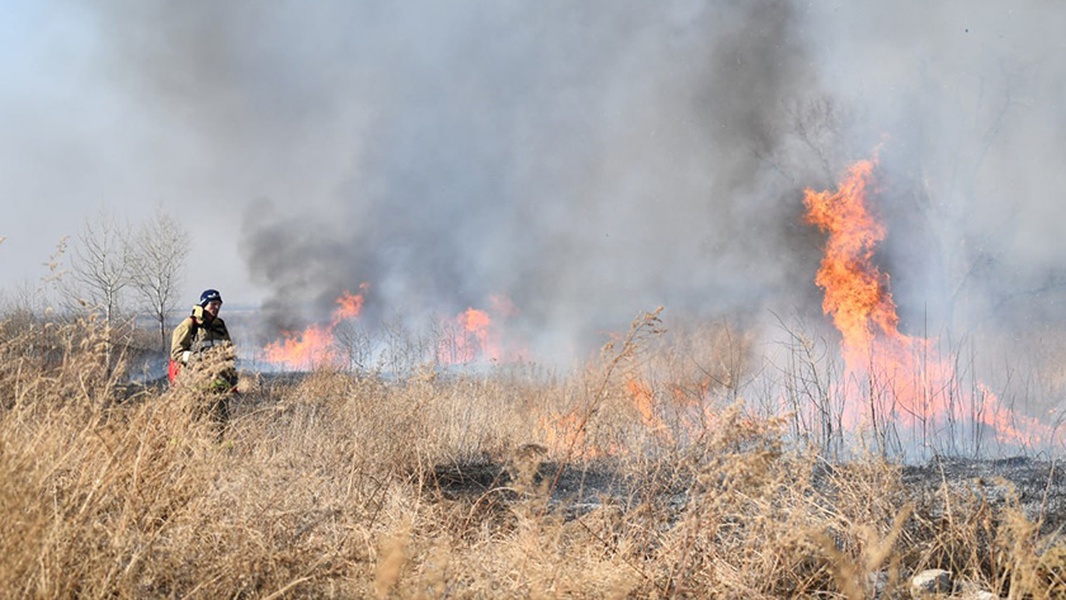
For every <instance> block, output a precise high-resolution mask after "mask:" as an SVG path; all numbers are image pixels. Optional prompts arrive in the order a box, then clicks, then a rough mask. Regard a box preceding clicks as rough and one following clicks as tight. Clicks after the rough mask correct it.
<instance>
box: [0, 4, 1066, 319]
mask: <svg viewBox="0 0 1066 600" xmlns="http://www.w3.org/2000/svg"><path fill="white" fill-rule="evenodd" d="M0 5H2V6H3V7H4V18H3V19H2V20H0V74H2V75H3V79H4V82H5V85H4V88H3V92H0V129H2V131H3V137H2V138H0V140H2V141H0V198H2V202H3V208H4V211H3V217H2V218H0V236H6V238H7V239H6V240H5V241H4V242H3V243H2V244H0V288H4V289H12V288H15V287H19V286H30V287H31V288H32V287H33V286H36V285H38V284H39V281H40V278H41V277H42V276H43V275H45V274H46V273H47V269H46V267H44V266H43V265H42V263H45V262H47V261H48V257H49V255H50V254H51V253H52V252H53V251H54V248H55V245H56V243H57V241H58V240H59V239H61V238H62V237H63V236H67V235H70V236H73V235H75V234H76V233H77V231H78V229H79V228H80V226H81V225H82V223H83V222H84V221H85V219H86V218H89V217H91V216H92V215H93V214H95V213H96V211H98V210H99V209H100V208H101V207H107V208H109V209H111V210H113V211H116V212H117V213H119V214H122V215H127V216H128V218H129V219H130V221H131V223H134V224H136V223H138V222H141V221H143V220H145V219H147V218H148V217H149V216H150V215H151V214H152V212H153V211H154V210H155V208H156V207H157V206H159V205H162V206H164V207H165V208H166V210H167V211H169V212H170V213H172V214H174V215H176V216H180V218H181V220H182V221H183V222H184V223H185V224H186V226H187V227H188V229H189V230H190V232H191V233H192V236H193V240H194V242H193V248H192V254H191V257H190V269H189V272H188V274H187V276H186V286H185V289H184V291H183V295H184V296H185V297H187V298H188V299H189V301H192V300H194V299H195V297H196V295H198V293H199V291H200V290H201V289H203V288H205V287H216V288H218V289H220V290H222V293H223V295H224V297H225V298H226V300H227V302H229V303H231V304H244V305H252V306H259V305H262V306H264V307H265V308H267V309H268V310H269V311H270V315H271V319H270V321H271V323H273V324H274V325H275V326H292V325H294V324H296V323H299V322H300V321H301V320H304V319H310V318H316V317H320V316H322V315H323V314H325V313H326V311H327V310H328V308H329V306H330V301H331V300H332V299H333V298H335V297H336V296H337V295H338V294H339V293H340V292H342V291H344V290H354V289H356V287H357V286H358V285H359V284H360V283H362V282H367V283H369V284H370V286H371V287H370V292H369V293H368V299H367V307H366V309H367V312H368V315H369V317H370V318H373V317H374V316H375V315H376V316H384V315H395V314H399V315H409V316H410V318H412V319H418V318H423V317H425V316H426V315H431V314H456V313H457V312H459V311H461V310H463V309H465V308H467V307H471V306H473V307H488V306H489V305H490V304H491V302H492V301H493V300H492V299H493V298H495V297H498V296H499V295H503V296H506V297H508V298H510V300H511V301H512V302H513V304H514V305H515V307H516V308H517V310H518V311H519V313H520V315H521V316H520V317H519V321H520V323H521V326H523V327H525V328H527V329H529V330H530V331H533V332H538V334H541V333H543V334H544V335H547V336H554V337H555V338H556V339H563V338H568V337H574V336H582V335H586V334H587V332H594V331H602V330H603V329H618V328H619V327H622V328H624V326H625V324H626V323H628V321H629V319H630V318H631V317H632V316H633V315H635V314H636V313H637V312H638V311H640V310H647V309H653V308H655V306H658V305H665V306H666V307H667V309H668V310H674V311H677V312H681V313H684V314H694V315H699V316H704V317H714V316H716V315H721V314H737V313H748V314H755V315H760V314H762V315H765V314H766V311H768V310H774V311H784V312H786V313H788V312H790V311H798V312H809V311H811V310H812V309H813V310H814V312H815V313H816V312H817V306H818V302H819V293H818V290H817V289H816V288H814V285H813V277H814V271H815V269H816V268H817V260H818V253H819V244H820V242H821V238H820V236H819V234H818V233H817V232H816V231H813V230H812V229H811V228H810V227H809V226H806V225H804V224H803V223H802V220H801V214H802V191H803V189H804V188H805V187H807V186H811V187H819V188H821V187H824V186H826V185H829V184H830V178H831V177H833V176H835V175H836V174H837V173H839V172H840V171H841V170H842V169H843V168H844V167H845V166H846V165H847V164H848V163H849V162H850V161H853V160H856V159H860V158H867V157H869V156H871V155H872V153H873V152H874V148H875V147H876V146H878V145H880V147H881V151H880V152H881V160H882V184H883V189H882V192H883V195H882V197H881V198H880V200H879V201H880V202H881V205H880V208H879V210H881V211H882V212H883V214H884V215H885V217H886V219H887V220H888V222H889V226H890V231H889V239H888V240H886V244H885V248H884V251H883V256H881V257H880V258H881V260H882V261H883V264H884V265H885V266H886V268H888V269H889V270H890V271H891V272H892V277H893V282H894V284H895V285H896V286H897V287H896V288H895V291H896V296H897V299H898V300H899V302H900V304H901V312H903V314H904V315H905V316H906V315H907V314H918V313H930V312H931V313H932V314H933V315H934V316H940V315H941V314H949V313H955V312H959V311H965V312H966V313H967V316H973V318H975V319H982V318H988V317H989V315H994V314H996V311H998V310H1001V309H1003V307H1005V306H1010V305H1011V303H1013V302H1017V301H1019V299H1021V300H1025V301H1028V302H1030V304H1032V303H1034V302H1035V304H1036V306H1038V307H1043V309H1047V312H1049V313H1054V312H1055V310H1058V309H1060V308H1062V306H1061V304H1055V302H1058V300H1056V298H1058V297H1057V296H1055V294H1056V293H1058V294H1059V296H1061V290H1062V286H1063V284H1064V283H1066V277H1064V274H1066V266H1064V265H1066V244H1063V243H1062V240H1063V234H1066V221H1064V219H1063V217H1062V214H1063V202H1062V200H1060V198H1059V194H1060V193H1061V190H1062V189H1063V187H1064V184H1066V171H1064V170H1063V168H1062V165H1063V164H1066V161H1064V159H1066V143H1064V142H1066V136H1064V134H1066V126H1064V125H1066V123H1064V120H1066V112H1064V111H1063V107H1064V106H1066V64H1064V61H1066V42H1064V40H1066V37H1064V36H1063V35H1062V32H1063V31H1066V27H1064V26H1066V4H1062V3H1061V2H1059V1H1057V0H1045V1H1028V2H1007V1H1003V2H992V1H984V2H975V1H970V0H967V1H962V0H959V1H948V2H938V3H928V2H919V1H916V0H908V1H902V2H898V1H896V2H880V3H870V2H864V3H855V2H845V1H829V0H824V1H823V0H815V1H813V2H810V1H803V2H799V1H797V2H788V1H774V0H752V1H749V2H712V1H699V0H664V1H658V2H648V1H644V2H636V1H624V0H588V1H583V2H574V1H572V0H537V1H531V2H520V1H499V0H493V1H489V0H467V1H457V2H434V1H429V0H413V1H408V2H394V1H348V0H345V1H340V0H337V1H310V2H286V1H283V0H271V1H262V0H255V1H253V0H238V1H232V2H220V1H217V0H211V1H207V0H204V1H184V2H163V1H161V0H138V1H133V0H127V1H120V0H110V1H108V0H101V1H92V2H90V1H78V0H69V1H65V0H34V1H28V0H27V1H19V0H0ZM1034 299H1035V300H1034ZM1041 303H1043V304H1041ZM1049 303H1050V304H1049ZM1052 309H1053V310H1052ZM950 318H958V315H957V314H950ZM905 321H906V319H905ZM906 325H907V323H906V322H905V323H904V326H905V327H906Z"/></svg>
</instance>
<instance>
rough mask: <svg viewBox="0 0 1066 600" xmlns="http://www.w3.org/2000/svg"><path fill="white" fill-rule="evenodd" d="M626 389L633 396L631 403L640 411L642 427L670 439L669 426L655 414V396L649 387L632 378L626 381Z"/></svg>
mask: <svg viewBox="0 0 1066 600" xmlns="http://www.w3.org/2000/svg"><path fill="white" fill-rule="evenodd" d="M626 389H627V390H629V394H630V396H632V398H633V405H634V406H635V407H636V409H637V412H638V413H640V421H641V423H643V424H644V427H645V428H646V429H647V430H648V431H651V432H652V433H654V434H656V435H658V436H661V437H663V438H665V439H667V440H672V438H673V436H672V435H671V433H670V428H669V427H667V425H666V423H664V422H663V420H662V419H661V418H660V417H659V415H658V414H656V411H655V397H654V395H653V394H652V390H651V388H650V387H649V386H648V385H647V384H646V383H644V382H642V381H640V380H639V379H636V378H633V379H630V380H629V381H627V382H626Z"/></svg>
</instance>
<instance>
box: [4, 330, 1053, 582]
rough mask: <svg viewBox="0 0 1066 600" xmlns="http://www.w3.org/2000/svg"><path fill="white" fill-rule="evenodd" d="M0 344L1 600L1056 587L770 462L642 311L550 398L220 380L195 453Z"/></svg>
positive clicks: (1024, 542) (1000, 549) (726, 375)
mask: <svg viewBox="0 0 1066 600" xmlns="http://www.w3.org/2000/svg"><path fill="white" fill-rule="evenodd" d="M0 327H3V329H0V334H2V335H0V411H2V412H0V481H3V482H4V485H3V486H2V487H0V514H2V515H3V518H4V521H5V523H4V527H3V528H0V581H2V582H3V586H2V595H3V596H4V597H20V598H21V597H71V596H78V597H93V598H95V597H120V598H144V597H202V598H220V597H256V598H260V597H261V598H279V597H313V598H330V597H333V598H363V597H379V598H388V597H397V598H399V597H403V598H409V597H410V598H419V597H421V598H444V597H454V598H526V597H528V598H557V597H580V598H601V597H602V598H646V597H647V598H655V597H659V598H665V597H693V598H696V597H699V598H706V597H725V598H731V597H752V598H758V597H796V596H799V597H804V596H819V597H850V598H862V597H871V596H873V595H875V594H878V595H880V594H884V595H885V596H886V597H891V596H892V595H893V594H894V593H895V592H897V591H898V592H900V593H902V590H903V589H905V584H904V582H905V581H906V578H907V576H908V575H909V574H912V573H915V572H918V571H920V570H922V569H927V568H934V567H941V568H946V569H950V570H952V571H953V572H954V573H955V574H956V575H957V576H958V577H960V578H962V579H963V580H967V581H972V582H974V583H977V584H979V585H981V586H982V587H984V588H985V589H988V590H993V591H995V592H997V593H999V594H1001V595H1010V596H1012V597H1045V596H1050V595H1054V594H1055V593H1062V591H1063V590H1064V589H1066V587H1064V584H1063V580H1062V574H1063V569H1064V567H1066V561H1064V560H1063V558H1062V557H1063V556H1066V550H1063V548H1064V547H1066V546H1061V545H1059V546H1054V545H1053V538H1050V537H1046V536H1042V535H1041V534H1040V533H1039V531H1040V525H1041V523H1040V522H1039V517H1037V519H1036V520H1034V518H1033V517H1031V516H1028V515H1027V514H1026V513H1024V512H1023V511H1022V510H1021V509H1020V508H1019V506H1018V504H1017V502H1015V501H1013V500H1012V499H1010V498H1008V499H1007V501H1005V502H1001V503H991V502H989V501H988V499H987V498H986V497H984V496H982V495H981V494H980V493H975V492H974V491H972V489H970V488H965V487H961V488H960V487H952V486H948V485H944V486H942V487H941V488H940V489H939V490H938V491H936V493H932V494H915V493H913V492H912V490H910V489H909V488H908V487H907V486H906V485H905V484H904V483H903V480H902V478H901V469H900V467H899V466H896V465H892V464H888V463H885V462H883V461H881V460H878V459H876V458H872V457H871V458H867V459H864V460H858V461H854V462H849V463H847V464H843V465H841V464H836V465H829V464H827V463H826V462H824V461H823V460H822V459H821V458H819V457H818V456H817V455H816V454H814V453H807V452H805V451H801V450H795V449H793V448H791V447H790V445H789V444H786V443H785V442H784V440H783V434H784V431H786V430H787V429H788V427H789V426H790V424H787V423H785V422H784V421H782V420H779V419H765V418H755V417H752V416H751V413H750V411H748V410H746V408H745V404H744V402H743V400H742V399H740V398H738V397H736V394H735V386H734V385H732V384H731V381H733V380H734V379H735V378H736V377H738V376H740V375H741V373H742V372H743V371H744V366H743V365H744V362H745V358H744V357H745V355H746V348H747V344H748V342H746V341H745V340H744V339H743V336H737V335H735V334H731V333H729V332H728V331H727V330H724V329H722V328H717V329H714V328H712V329H708V330H701V331H699V332H698V334H697V335H696V336H694V337H692V338H686V339H685V340H678V341H676V343H675V344H673V345H670V344H664V343H663V342H662V340H661V336H656V335H655V334H656V333H657V332H658V318H657V315H656V314H651V315H646V316H645V317H644V318H643V319H638V321H637V322H636V323H634V327H633V329H632V330H631V331H630V333H629V334H628V335H627V336H626V337H625V338H624V339H621V340H619V341H618V342H617V343H616V344H615V345H614V346H612V347H611V348H609V349H608V351H607V352H605V354H604V356H603V359H602V361H601V362H599V363H597V364H594V365H590V366H589V367H588V368H587V369H585V370H584V371H582V372H580V373H578V374H575V375H570V376H566V377H560V376H546V375H545V374H543V373H538V372H537V371H536V370H535V369H533V368H531V367H530V368H526V367H514V368H510V369H500V370H498V371H497V372H494V373H491V374H487V375H486V374H482V375H478V376H465V375H462V374H452V375H446V374H441V373H439V372H438V371H436V370H434V369H430V368H427V369H425V370H423V371H421V372H418V373H413V374H411V375H409V376H405V377H401V378H385V377H380V376H371V375H358V374H351V373H344V372H334V371H329V370H320V371H318V372H315V373H313V374H311V375H309V376H307V377H305V378H302V379H297V378H292V379H288V380H283V379H280V378H277V379H271V378H268V377H265V376H258V377H257V376H254V375H248V374H246V377H245V379H244V380H243V381H242V384H241V388H242V393H241V395H240V397H239V399H238V401H237V402H236V403H235V405H234V410H233V413H232V420H231V422H230V425H229V428H228V430H227V431H226V435H225V437H224V438H223V440H222V441H221V442H219V441H218V440H217V437H216V435H215V432H214V430H213V429H212V426H211V423H209V422H206V421H205V420H203V419H198V418H197V417H196V415H197V411H196V410H193V408H195V407H196V405H197V404H198V403H200V402H202V401H203V398H200V397H198V396H197V393H196V392H195V391H193V390H191V389H186V390H181V389H175V390H157V389H143V390H139V391H138V390H132V391H131V390H130V389H128V388H127V387H125V386H123V385H121V384H120V382H119V381H118V380H117V379H116V378H117V376H116V375H115V373H116V372H118V371H120V370H116V369H113V368H109V365H107V364H105V363H104V362H103V360H102V357H103V356H104V353H102V352H101V351H100V345H101V344H102V343H103V340H102V339H101V337H102V334H101V333H100V328H99V327H97V326H95V325H94V324H93V323H75V324H69V325H44V324H39V323H35V322H31V323H29V324H27V323H22V324H20V326H19V327H14V326H12V325H11V324H10V323H8V324H4V325H0ZM653 338H654V339H653ZM700 339H702V340H705V341H706V342H707V343H706V344H704V345H703V346H699V345H698V344H696V343H695V342H694V341H693V340H700ZM696 356H698V357H699V358H700V360H699V361H698V364H699V365H700V366H699V368H693V367H692V365H693V364H695V363H694V362H693V361H691V360H685V357H688V358H692V357H696ZM632 381H639V382H641V384H640V385H636V386H633V385H630V386H628V387H627V383H629V382H632ZM644 390H651V391H652V392H654V394H651V395H649V396H647V397H644V396H642V394H644V393H645V392H644ZM133 392H135V393H133ZM642 398H643V400H649V399H650V401H651V404H650V405H641V404H640V403H638V402H635V400H641V399H642ZM564 423H565V424H569V425H567V427H569V429H566V430H565V431H563V432H560V430H559V429H560V428H562V427H563V425H562V424H564ZM478 473H489V474H490V475H491V477H488V478H483V479H478V477H477V474H478ZM447 474H450V475H448V476H446V475H447ZM464 474H466V475H465V476H467V477H469V478H470V481H473V482H474V483H478V484H480V485H462V484H461V483H460V484H457V483H456V481H457V480H456V477H459V478H460V479H461V478H462V477H463V476H464ZM449 477H450V479H449ZM1049 547H1051V549H1050V550H1048V548H1049Z"/></svg>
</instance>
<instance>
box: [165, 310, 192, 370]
mask: <svg viewBox="0 0 1066 600" xmlns="http://www.w3.org/2000/svg"><path fill="white" fill-rule="evenodd" d="M192 336H193V331H192V317H185V319H184V320H183V321H182V322H181V323H178V326H177V327H175V328H174V334H173V335H172V336H171V338H170V359H171V360H173V361H174V362H177V363H181V364H185V363H186V362H187V361H188V359H189V349H190V348H192Z"/></svg>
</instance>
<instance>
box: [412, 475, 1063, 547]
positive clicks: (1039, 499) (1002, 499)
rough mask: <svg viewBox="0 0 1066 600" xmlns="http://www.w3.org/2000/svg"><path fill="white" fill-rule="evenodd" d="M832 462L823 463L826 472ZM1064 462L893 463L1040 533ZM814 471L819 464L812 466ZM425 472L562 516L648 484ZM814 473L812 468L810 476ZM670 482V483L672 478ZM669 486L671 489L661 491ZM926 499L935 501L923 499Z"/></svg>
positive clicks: (467, 490) (439, 489)
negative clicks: (534, 498)
mask: <svg viewBox="0 0 1066 600" xmlns="http://www.w3.org/2000/svg"><path fill="white" fill-rule="evenodd" d="M832 469H833V467H832V466H825V467H823V468H822V469H819V470H821V471H822V475H826V474H827V471H826V470H832ZM1064 470H1066V465H1061V464H1058V463H1056V462H1054V461H1049V460H1040V459H1035V458H1030V457H1013V458H1003V459H987V460H978V459H958V458H950V459H949V458H937V459H933V460H931V461H930V462H928V463H926V464H924V465H906V466H902V467H901V468H900V481H901V483H902V484H903V487H904V488H905V490H906V491H907V495H908V496H912V497H913V498H914V499H916V500H917V499H921V498H926V499H931V498H932V499H935V498H937V497H938V495H943V494H944V493H945V491H948V492H953V493H955V494H964V495H967V496H970V497H972V498H974V499H975V500H977V501H979V502H984V503H987V504H988V506H989V507H991V508H1002V507H1005V506H1008V505H1013V506H1015V507H1017V508H1019V509H1021V510H1022V511H1023V513H1024V514H1025V515H1026V517H1027V518H1028V519H1029V520H1031V521H1033V522H1035V523H1039V524H1040V531H1041V533H1044V534H1047V533H1053V532H1056V531H1058V530H1060V529H1062V528H1064V526H1066V472H1064ZM816 471H818V470H816ZM429 475H430V476H429V477H427V478H426V481H425V485H424V491H426V492H428V493H430V494H431V495H434V496H437V497H440V498H443V499H447V500H459V499H464V498H466V499H477V498H480V497H484V496H486V495H493V496H496V499H497V500H501V501H504V502H508V501H515V500H518V499H520V498H521V497H523V495H524V494H526V493H527V491H528V490H538V489H539V490H550V495H549V496H548V499H547V500H548V504H549V505H550V506H552V507H554V508H556V509H562V510H563V511H564V512H565V513H566V514H567V515H569V516H578V515H580V514H583V513H585V512H588V511H590V510H592V509H594V508H596V507H598V506H601V505H603V504H604V503H608V502H609V503H613V504H616V505H619V504H620V505H628V504H630V503H631V502H633V501H634V500H637V498H635V497H634V496H635V495H637V494H642V492H638V490H647V489H648V487H647V486H645V485H643V484H644V483H646V482H642V481H639V480H637V479H634V477H633V475H629V476H623V475H622V474H621V470H620V469H619V465H617V464H615V463H613V462H611V461H595V462H592V463H575V464H567V465H560V464H559V463H555V462H547V461H546V462H542V463H540V464H539V465H538V466H537V468H536V469H535V471H533V472H532V473H530V474H529V477H528V478H523V476H521V475H520V474H518V473H516V472H515V471H514V469H513V468H512V467H510V466H509V465H507V464H506V463H498V462H491V461H484V462H471V463H466V464H461V463H454V464H442V465H437V466H436V467H434V468H433V470H432V471H431V473H430V474H429ZM817 477H818V475H817V474H816V478H817ZM675 483H677V482H675ZM669 487H673V489H668V488H669ZM654 488H655V489H658V490H659V491H661V492H664V493H666V494H667V495H668V496H670V498H665V499H661V500H665V501H666V502H667V503H669V504H674V505H683V504H684V503H685V498H684V497H685V491H684V486H683V485H682V486H679V487H676V486H668V487H667V488H664V487H662V486H654ZM924 504H926V505H935V504H939V503H937V502H927V503H924Z"/></svg>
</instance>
